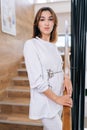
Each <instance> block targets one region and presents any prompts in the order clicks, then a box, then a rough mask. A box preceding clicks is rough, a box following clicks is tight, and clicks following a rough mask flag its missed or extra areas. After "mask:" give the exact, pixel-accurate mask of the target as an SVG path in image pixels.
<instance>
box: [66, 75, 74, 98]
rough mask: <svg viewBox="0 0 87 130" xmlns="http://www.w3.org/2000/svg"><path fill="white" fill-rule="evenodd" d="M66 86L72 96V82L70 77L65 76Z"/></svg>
mask: <svg viewBox="0 0 87 130" xmlns="http://www.w3.org/2000/svg"><path fill="white" fill-rule="evenodd" d="M64 87H65V90H66V92H67V94H68V95H70V96H72V83H71V80H70V78H69V77H67V76H65V78H64Z"/></svg>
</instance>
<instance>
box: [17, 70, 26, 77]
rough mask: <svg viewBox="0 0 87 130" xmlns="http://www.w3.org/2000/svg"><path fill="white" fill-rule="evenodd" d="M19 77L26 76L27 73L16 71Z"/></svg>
mask: <svg viewBox="0 0 87 130" xmlns="http://www.w3.org/2000/svg"><path fill="white" fill-rule="evenodd" d="M18 75H19V76H27V71H18Z"/></svg>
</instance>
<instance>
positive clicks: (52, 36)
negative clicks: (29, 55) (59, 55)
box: [33, 7, 58, 42]
mask: <svg viewBox="0 0 87 130" xmlns="http://www.w3.org/2000/svg"><path fill="white" fill-rule="evenodd" d="M43 11H49V12H50V13H51V14H52V16H53V19H54V27H53V30H52V32H51V34H50V42H56V41H57V24H58V21H57V16H56V14H55V12H54V11H53V10H52V9H51V8H50V7H42V8H40V9H39V10H38V12H37V14H36V16H35V19H34V23H33V38H35V37H36V36H38V37H40V38H41V32H40V30H39V28H38V23H39V20H40V17H41V13H42V12H43Z"/></svg>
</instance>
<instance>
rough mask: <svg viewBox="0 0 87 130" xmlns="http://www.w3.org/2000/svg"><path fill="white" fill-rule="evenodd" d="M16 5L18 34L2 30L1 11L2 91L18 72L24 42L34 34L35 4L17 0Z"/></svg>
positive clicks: (0, 59) (0, 80) (0, 88)
mask: <svg viewBox="0 0 87 130" xmlns="http://www.w3.org/2000/svg"><path fill="white" fill-rule="evenodd" d="M0 3H1V0H0ZM15 7H16V31H17V34H16V36H12V35H9V34H5V33H3V32H2V31H1V13H0V92H1V90H3V89H4V88H6V87H7V86H8V83H9V81H10V79H11V78H12V76H14V74H16V69H17V66H18V63H19V62H20V60H21V58H22V56H23V45H24V42H25V41H26V40H27V39H29V38H30V37H31V36H32V22H33V16H34V15H33V14H34V9H33V6H32V5H30V4H29V1H28V0H26V1H25V0H21V1H20V0H15ZM0 10H1V7H0Z"/></svg>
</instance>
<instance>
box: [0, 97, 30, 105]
mask: <svg viewBox="0 0 87 130" xmlns="http://www.w3.org/2000/svg"><path fill="white" fill-rule="evenodd" d="M29 101H30V99H29V98H17V97H11V98H10V97H7V98H4V99H3V100H2V101H0V105H3V104H4V105H15V106H29Z"/></svg>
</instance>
